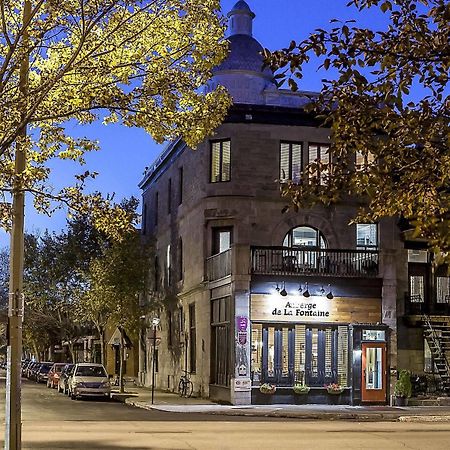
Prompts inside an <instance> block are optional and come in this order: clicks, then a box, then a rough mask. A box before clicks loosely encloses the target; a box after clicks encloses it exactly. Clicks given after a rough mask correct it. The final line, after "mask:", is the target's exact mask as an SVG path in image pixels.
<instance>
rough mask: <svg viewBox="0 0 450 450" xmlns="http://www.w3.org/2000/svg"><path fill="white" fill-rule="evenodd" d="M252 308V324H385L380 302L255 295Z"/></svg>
mask: <svg viewBox="0 0 450 450" xmlns="http://www.w3.org/2000/svg"><path fill="white" fill-rule="evenodd" d="M250 304H251V306H250V319H251V320H252V322H283V323H286V322H288V323H295V322H305V323H309V322H312V323H327V322H340V323H377V322H381V299H380V298H355V297H334V298H333V299H331V300H329V299H328V298H326V297H321V296H311V297H308V298H306V297H303V296H302V295H287V296H286V297H282V296H280V295H279V294H277V295H273V294H252V295H251V300H250Z"/></svg>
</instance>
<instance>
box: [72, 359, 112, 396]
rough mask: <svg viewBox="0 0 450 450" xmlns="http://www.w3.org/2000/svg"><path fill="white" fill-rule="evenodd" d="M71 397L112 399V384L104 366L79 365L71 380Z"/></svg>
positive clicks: (76, 366) (93, 364) (92, 364)
mask: <svg viewBox="0 0 450 450" xmlns="http://www.w3.org/2000/svg"><path fill="white" fill-rule="evenodd" d="M69 395H70V398H71V399H72V400H75V399H77V398H78V397H85V396H86V397H100V396H102V397H108V398H109V397H110V395H111V383H110V381H109V377H108V374H107V372H106V370H105V368H104V367H103V365H102V364H95V363H79V364H76V365H75V368H74V371H73V374H72V376H71V377H70V379H69Z"/></svg>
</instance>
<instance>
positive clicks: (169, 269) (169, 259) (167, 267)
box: [166, 244, 172, 286]
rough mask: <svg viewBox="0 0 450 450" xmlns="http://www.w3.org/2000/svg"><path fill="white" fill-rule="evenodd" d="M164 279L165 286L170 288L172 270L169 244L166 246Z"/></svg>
mask: <svg viewBox="0 0 450 450" xmlns="http://www.w3.org/2000/svg"><path fill="white" fill-rule="evenodd" d="M166 269H167V272H166V278H167V286H170V284H171V282H172V280H171V279H170V273H171V269H172V258H171V250H170V244H169V245H168V246H167V252H166Z"/></svg>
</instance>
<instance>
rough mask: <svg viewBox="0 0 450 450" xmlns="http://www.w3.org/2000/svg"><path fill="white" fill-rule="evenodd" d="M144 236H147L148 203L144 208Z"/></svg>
mask: <svg viewBox="0 0 450 450" xmlns="http://www.w3.org/2000/svg"><path fill="white" fill-rule="evenodd" d="M142 234H147V203H145V202H144V207H143V208H142Z"/></svg>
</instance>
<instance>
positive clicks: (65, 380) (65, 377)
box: [57, 364, 75, 394]
mask: <svg viewBox="0 0 450 450" xmlns="http://www.w3.org/2000/svg"><path fill="white" fill-rule="evenodd" d="M74 368H75V364H66V365H65V366H64V367H63V368H62V370H61V373H60V374H59V380H58V386H57V388H58V392H63V393H64V394H67V392H68V390H69V378H70V377H71V375H72V373H73V369H74Z"/></svg>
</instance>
